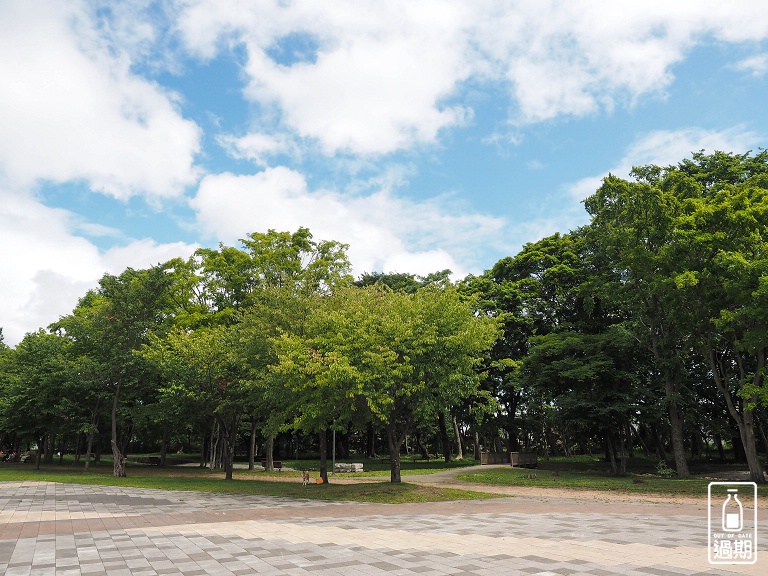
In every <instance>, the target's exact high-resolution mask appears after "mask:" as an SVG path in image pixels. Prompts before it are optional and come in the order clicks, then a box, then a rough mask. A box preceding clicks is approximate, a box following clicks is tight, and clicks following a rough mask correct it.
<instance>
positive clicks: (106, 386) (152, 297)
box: [52, 266, 175, 477]
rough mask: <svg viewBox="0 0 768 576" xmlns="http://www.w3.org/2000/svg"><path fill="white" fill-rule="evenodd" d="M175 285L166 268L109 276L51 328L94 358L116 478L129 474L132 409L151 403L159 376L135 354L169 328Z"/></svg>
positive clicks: (81, 353) (95, 373)
mask: <svg viewBox="0 0 768 576" xmlns="http://www.w3.org/2000/svg"><path fill="white" fill-rule="evenodd" d="M172 286H173V275H172V274H171V273H169V268H168V267H167V266H154V267H152V268H149V269H146V270H133V269H131V268H128V269H127V270H125V271H124V272H123V273H122V274H120V275H119V276H113V275H111V274H105V275H104V276H103V277H102V279H101V280H100V281H99V288H98V290H96V291H91V292H89V293H88V294H86V295H85V296H84V297H83V298H82V299H81V300H80V302H79V303H78V306H77V307H76V308H75V310H74V311H73V313H72V314H71V315H69V316H66V317H64V318H62V319H61V320H60V321H59V322H57V323H56V324H54V325H52V328H53V329H54V330H57V331H60V333H62V334H64V335H66V337H67V338H69V339H71V340H72V342H73V344H74V345H73V352H74V353H75V354H76V355H80V356H84V357H87V358H89V359H90V360H91V363H90V367H91V370H93V371H94V374H93V377H94V379H95V380H96V381H97V382H98V383H99V384H100V385H101V386H102V387H103V390H104V391H108V392H109V394H110V396H111V411H110V422H111V435H110V446H111V450H112V456H113V474H114V475H115V476H117V477H123V476H125V475H126V472H125V453H126V450H127V448H128V442H129V441H130V435H131V434H130V431H131V428H132V416H131V409H132V408H136V407H137V406H140V405H141V404H142V403H147V402H150V401H152V400H153V396H154V392H155V391H156V390H157V384H158V382H157V374H156V372H153V371H152V370H151V368H150V366H149V365H148V364H147V363H146V361H145V360H144V359H143V358H141V357H140V356H139V355H137V354H136V353H135V352H137V351H138V350H139V349H140V348H141V346H142V345H143V344H145V343H146V342H147V339H148V337H149V334H150V333H152V332H158V331H162V330H164V329H166V328H167V326H168V325H169V324H170V321H171V320H172V318H173V314H174V311H175V310H174V302H173V299H172V298H171V297H170V295H171V294H172ZM120 430H122V434H120V433H119V431H120Z"/></svg>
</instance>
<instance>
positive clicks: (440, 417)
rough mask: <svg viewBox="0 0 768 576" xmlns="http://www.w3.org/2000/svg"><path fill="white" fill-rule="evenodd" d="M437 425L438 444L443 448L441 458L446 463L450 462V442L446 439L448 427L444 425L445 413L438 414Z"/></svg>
mask: <svg viewBox="0 0 768 576" xmlns="http://www.w3.org/2000/svg"><path fill="white" fill-rule="evenodd" d="M437 423H438V426H439V428H440V444H442V448H443V457H444V458H445V461H446V462H450V461H451V441H450V439H449V438H448V427H447V426H446V425H445V412H442V411H441V412H440V414H439V415H438V416H437Z"/></svg>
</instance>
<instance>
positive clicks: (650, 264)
mask: <svg viewBox="0 0 768 576" xmlns="http://www.w3.org/2000/svg"><path fill="white" fill-rule="evenodd" d="M633 174H635V175H636V176H637V177H639V178H640V181H639V182H628V181H625V180H622V179H620V178H617V177H615V176H612V175H610V176H608V177H607V178H605V180H604V181H603V184H602V186H601V187H600V188H599V189H598V190H597V192H596V193H595V194H593V195H592V196H590V197H589V198H587V200H586V201H585V206H586V208H587V212H589V214H590V215H591V216H592V221H591V223H590V226H589V229H588V230H589V234H590V240H591V241H592V242H593V243H594V245H595V250H596V251H599V252H601V253H602V254H603V255H604V256H605V258H606V259H607V261H608V262H609V265H610V271H609V273H608V274H607V275H606V276H605V277H604V280H605V284H604V287H605V289H606V290H607V291H608V292H610V293H611V294H612V297H613V299H614V300H617V301H618V300H621V301H623V302H624V305H625V307H626V309H627V311H628V313H629V315H630V316H631V317H632V318H633V319H634V320H635V321H636V322H637V325H638V326H639V327H640V328H641V331H640V332H638V338H639V341H640V342H642V343H643V344H644V345H646V346H647V347H648V349H649V350H650V352H651V353H652V354H653V358H654V362H655V367H656V369H657V370H658V372H659V374H660V375H661V377H662V380H663V382H664V391H665V402H666V406H667V414H668V417H669V422H670V428H671V439H672V449H673V452H674V458H675V466H676V469H677V475H678V476H680V477H688V476H689V475H690V473H689V471H688V463H687V461H686V456H685V445H684V438H683V424H684V410H685V406H684V403H683V402H682V394H683V389H682V386H683V383H684V381H685V374H686V371H685V366H686V363H687V355H688V354H689V351H690V341H689V338H688V334H687V333H686V331H685V330H683V329H681V327H680V326H679V323H678V322H677V317H676V315H677V312H678V311H679V310H680V307H681V301H680V299H679V294H678V293H676V292H675V290H674V281H673V278H674V269H675V262H674V259H673V258H672V257H671V256H672V254H671V249H670V247H671V244H670V238H671V236H672V234H673V230H674V228H675V219H676V218H677V217H678V216H679V214H680V201H679V199H678V198H677V197H676V196H675V195H674V194H670V193H669V192H667V191H665V190H664V189H663V188H660V187H659V186H656V185H654V184H655V182H654V180H653V178H654V177H655V174H656V172H655V171H654V170H647V171H643V170H635V171H634V172H633Z"/></svg>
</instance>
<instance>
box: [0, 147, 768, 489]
mask: <svg viewBox="0 0 768 576" xmlns="http://www.w3.org/2000/svg"><path fill="white" fill-rule="evenodd" d="M585 206H586V209H587V211H588V213H589V214H590V216H591V221H590V223H589V224H588V225H586V226H584V227H582V228H580V229H578V230H575V231H572V232H570V233H568V234H564V235H561V234H555V235H554V236H551V237H548V238H545V239H543V240H541V241H539V242H536V243H533V244H528V245H526V246H525V247H524V248H523V250H522V251H521V252H520V253H519V254H517V255H516V256H514V257H508V258H504V259H502V260H500V261H499V262H497V263H496V264H495V265H494V266H493V267H492V268H491V269H490V270H488V271H487V272H485V273H484V274H482V275H480V276H470V277H467V278H465V279H464V280H462V281H460V282H456V283H452V282H451V281H450V280H449V272H448V271H443V272H440V273H435V274H432V275H430V276H427V277H424V278H422V277H418V276H414V275H410V274H378V273H377V274H365V275H363V276H362V277H360V278H359V279H357V280H356V281H354V280H353V279H352V277H351V276H350V274H349V270H350V265H349V262H348V260H347V257H346V246H344V245H342V244H339V243H337V242H332V241H315V240H314V239H313V237H312V235H311V234H310V232H309V231H308V230H306V229H304V228H301V229H299V230H298V231H296V232H295V233H287V232H275V231H272V230H270V231H269V232H267V233H253V234H250V235H249V236H248V237H247V238H246V239H244V240H243V241H242V245H241V247H239V248H236V247H228V246H219V248H218V249H201V250H198V251H197V252H196V253H195V254H194V255H193V256H192V257H191V258H190V259H189V260H186V261H184V260H180V259H176V260H172V261H170V262H166V263H164V264H161V265H158V266H154V267H152V268H149V269H146V270H132V269H128V270H126V271H125V272H123V273H122V274H120V275H119V276H113V275H105V276H104V277H103V278H102V280H101V281H100V284H99V287H98V289H96V290H93V291H91V292H89V293H88V294H86V295H85V296H84V297H83V298H82V299H81V300H80V302H79V303H78V306H77V307H76V308H75V310H74V311H73V312H72V313H71V314H69V315H67V316H65V317H63V318H61V319H60V320H59V321H58V322H56V323H55V324H53V325H51V326H50V327H49V329H48V330H40V331H38V332H36V333H31V334H28V335H27V336H26V337H25V338H24V340H23V341H22V342H21V343H20V344H19V345H18V346H16V347H15V348H14V349H9V348H7V347H2V346H1V345H0V434H2V438H0V442H2V443H3V444H4V445H5V446H6V447H9V448H11V447H12V445H13V444H16V445H17V446H18V445H19V443H23V442H26V443H33V444H35V445H36V446H38V447H40V448H41V450H45V449H46V448H47V451H48V453H49V454H51V455H52V452H53V446H54V442H55V441H56V442H59V444H58V446H59V447H62V448H63V447H65V446H63V444H62V442H65V441H67V439H68V441H70V442H73V441H74V439H75V438H79V439H80V442H81V443H82V445H83V447H82V450H78V452H80V451H82V452H84V454H85V456H86V466H88V458H89V457H90V454H91V453H92V452H93V451H94V447H96V449H97V451H98V447H99V444H100V443H101V442H102V439H103V438H104V437H105V436H106V437H108V440H109V445H110V450H111V452H112V455H113V461H114V472H115V474H116V475H124V474H125V457H126V454H127V452H128V450H129V448H130V446H131V443H133V445H134V446H139V445H140V446H142V447H147V446H150V447H153V448H154V449H159V451H160V452H161V454H165V451H166V450H167V447H168V446H169V445H176V444H177V443H178V442H179V438H182V437H185V436H187V437H189V436H194V437H197V438H199V441H198V445H199V447H200V449H201V450H202V451H205V450H206V449H207V450H208V453H209V454H210V458H209V459H211V460H213V459H214V458H215V457H214V454H215V453H216V447H221V450H220V453H221V454H222V455H223V463H222V464H223V467H224V468H225V470H226V475H227V477H228V478H231V476H232V465H233V460H234V456H235V452H236V449H237V447H238V446H239V445H240V444H241V443H242V440H243V438H244V437H247V439H248V440H249V446H248V452H249V455H250V458H251V462H252V459H253V457H254V454H255V453H256V452H257V448H256V444H257V439H261V440H262V441H263V448H262V452H263V454H264V457H265V459H266V460H267V466H268V467H271V463H272V456H273V452H274V447H275V440H276V439H277V438H279V437H280V435H281V434H282V435H285V434H287V433H288V432H289V431H294V432H295V431H301V432H302V433H304V434H311V435H312V436H313V437H314V438H316V444H315V445H316V447H317V449H318V450H319V452H320V455H321V468H322V473H323V475H325V469H326V464H325V460H326V457H327V452H328V447H327V438H328V434H327V432H328V431H336V432H338V433H339V434H340V435H341V436H343V437H349V436H350V435H356V436H357V437H359V438H364V439H365V440H364V442H363V443H364V444H365V446H366V447H370V446H372V445H373V442H375V439H376V438H377V437H379V438H381V439H382V440H383V441H385V442H386V446H387V449H388V452H389V456H390V461H391V470H392V471H391V479H392V481H394V482H397V481H399V480H400V453H401V451H402V449H403V446H404V444H406V443H407V439H408V438H409V437H410V438H414V439H415V442H416V444H417V445H419V446H420V447H422V449H423V444H424V442H423V440H424V439H425V438H427V437H429V436H431V435H434V436H435V437H436V438H438V440H440V442H439V444H440V445H441V446H442V447H443V450H444V451H445V453H446V457H447V458H450V454H451V450H452V448H451V442H450V439H449V437H450V436H451V434H449V432H448V430H449V427H451V428H453V430H454V433H453V437H454V438H453V442H454V447H455V448H456V449H458V450H459V451H460V450H461V449H462V440H464V439H466V438H467V437H469V438H470V440H471V441H472V443H473V444H474V446H475V449H477V448H478V447H479V444H480V443H481V442H483V443H484V444H485V445H486V446H489V447H491V448H492V449H493V448H495V449H497V450H504V449H506V450H513V451H515V450H519V449H520V448H521V447H523V448H526V449H537V450H539V451H541V452H547V453H549V452H556V451H559V452H561V453H563V454H565V455H570V454H572V453H574V452H575V451H581V452H585V453H587V452H591V451H592V450H598V451H600V452H603V451H604V453H605V455H606V458H607V459H608V460H609V461H610V463H611V466H612V468H613V470H614V472H615V473H616V474H622V473H624V471H625V470H626V459H627V457H628V455H630V454H631V453H632V451H633V450H635V449H642V450H643V451H645V452H646V453H649V454H650V453H654V452H655V453H656V454H657V455H658V456H659V458H660V459H666V452H667V450H668V449H669V450H671V452H672V459H673V461H674V465H675V468H676V471H677V474H678V475H679V476H681V477H685V476H688V475H689V471H688V461H687V458H688V456H689V455H693V456H696V455H701V454H703V453H704V452H706V453H709V451H710V449H711V448H713V447H714V448H716V449H717V450H718V451H719V455H720V457H723V455H724V443H725V444H726V445H730V446H731V447H732V448H733V449H734V453H735V455H736V456H737V457H741V458H743V459H744V460H745V461H746V462H747V464H748V466H749V470H750V475H751V478H752V479H753V480H754V481H757V482H762V481H763V473H762V470H761V465H760V461H759V451H760V450H759V448H760V446H761V445H762V449H763V450H766V449H767V448H768V439H766V435H765V412H764V408H765V406H766V405H767V404H768V387H766V385H765V372H766V366H765V356H766V349H767V348H768V153H766V152H765V151H761V152H759V153H758V154H751V153H746V154H728V153H721V152H716V153H714V154H710V155H707V154H705V153H703V152H700V153H697V154H693V156H692V158H691V159H686V160H684V161H683V162H681V163H680V164H678V165H675V166H669V167H658V166H645V167H640V168H635V169H634V170H633V172H632V178H631V179H630V180H624V179H620V178H617V177H615V176H609V177H607V178H606V179H605V180H604V181H603V184H602V186H601V187H600V188H599V189H598V190H597V191H596V192H595V194H593V195H592V196H590V197H589V198H588V199H587V200H586V201H585ZM449 423H450V425H452V426H449ZM503 440H506V442H507V446H501V443H502V441H503ZM412 444H413V443H412ZM78 445H79V444H78ZM369 452H370V450H369ZM326 479H327V476H326Z"/></svg>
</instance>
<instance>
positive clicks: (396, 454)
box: [387, 424, 418, 483]
mask: <svg viewBox="0 0 768 576" xmlns="http://www.w3.org/2000/svg"><path fill="white" fill-rule="evenodd" d="M417 438H418V436H417ZM400 445H401V442H398V437H397V430H396V429H395V425H394V424H388V425H387V446H388V448H389V463H390V475H389V481H390V482H394V483H399V482H401V479H400Z"/></svg>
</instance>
